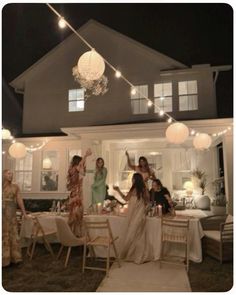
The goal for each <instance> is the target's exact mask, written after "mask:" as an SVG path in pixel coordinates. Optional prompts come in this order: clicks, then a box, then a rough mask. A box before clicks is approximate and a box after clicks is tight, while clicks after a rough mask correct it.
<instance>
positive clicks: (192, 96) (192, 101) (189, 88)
mask: <svg viewBox="0 0 236 295" xmlns="http://www.w3.org/2000/svg"><path fill="white" fill-rule="evenodd" d="M178 86H179V87H178V88H179V110H180V111H193V110H197V109H198V89H197V81H196V80H193V81H181V82H179V83H178Z"/></svg>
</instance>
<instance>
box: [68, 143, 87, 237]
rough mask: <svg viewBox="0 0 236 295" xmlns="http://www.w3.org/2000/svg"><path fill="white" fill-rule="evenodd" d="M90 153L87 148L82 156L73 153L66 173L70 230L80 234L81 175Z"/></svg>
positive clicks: (81, 213)
mask: <svg viewBox="0 0 236 295" xmlns="http://www.w3.org/2000/svg"><path fill="white" fill-rule="evenodd" d="M91 154H92V152H91V150H90V149H88V150H87V151H86V153H85V155H84V157H83V158H82V157H80V156H78V155H75V156H74V157H73V158H72V160H71V163H70V167H69V170H68V174H67V189H68V190H69V191H70V197H69V219H68V223H69V225H70V227H71V229H72V231H73V232H74V233H75V234H76V235H78V236H80V235H81V234H82V219H83V191H82V189H83V177H84V176H85V161H86V158H87V157H88V156H90V155H91Z"/></svg>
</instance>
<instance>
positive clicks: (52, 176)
mask: <svg viewBox="0 0 236 295" xmlns="http://www.w3.org/2000/svg"><path fill="white" fill-rule="evenodd" d="M57 188H58V174H57V172H51V171H48V172H42V173H41V191H57Z"/></svg>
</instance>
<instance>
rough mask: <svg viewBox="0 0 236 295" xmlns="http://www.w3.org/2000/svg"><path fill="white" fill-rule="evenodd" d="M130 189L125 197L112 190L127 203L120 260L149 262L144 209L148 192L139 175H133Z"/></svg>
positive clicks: (147, 199)
mask: <svg viewBox="0 0 236 295" xmlns="http://www.w3.org/2000/svg"><path fill="white" fill-rule="evenodd" d="M132 182H133V184H132V187H131V189H130V191H129V193H128V194H127V196H125V195H124V194H123V193H122V192H121V191H120V189H119V187H116V186H114V189H115V190H116V191H117V192H118V193H119V194H120V195H121V196H122V197H123V198H124V199H125V200H126V201H129V207H128V216H127V218H126V223H125V225H124V231H123V232H124V236H123V238H122V243H121V245H122V250H121V253H120V257H121V259H124V260H126V261H133V262H135V263H138V264H140V263H143V262H145V261H149V260H150V259H151V258H150V257H148V256H147V255H148V253H150V251H148V250H147V248H146V247H147V246H148V243H147V242H146V232H145V225H146V208H147V205H148V202H149V192H148V190H147V188H146V185H145V183H144V181H143V177H142V175H141V174H140V173H135V174H134V175H133V179H132Z"/></svg>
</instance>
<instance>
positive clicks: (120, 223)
mask: <svg viewBox="0 0 236 295" xmlns="http://www.w3.org/2000/svg"><path fill="white" fill-rule="evenodd" d="M56 216H57V215H56V214H53V213H49V212H45V213H40V214H38V215H37V217H38V220H39V222H40V224H41V225H42V227H43V229H44V231H45V232H47V231H55V232H56V222H55V217H56ZM65 218H66V217H65ZM84 218H85V220H87V221H104V220H106V219H108V220H109V222H110V225H111V229H112V233H113V236H114V237H116V236H118V237H119V239H118V240H117V241H116V245H117V249H118V252H120V249H121V246H122V245H121V237H122V236H123V235H125V232H124V229H123V227H124V220H125V218H126V217H125V216H114V215H87V216H84ZM32 225H33V223H32V220H31V219H26V220H24V221H23V223H22V227H21V233H20V236H21V238H22V242H23V243H22V244H23V245H25V242H24V240H25V238H29V237H30V235H31V231H32ZM100 231H101V230H94V232H93V233H92V236H96V235H99V234H100V235H101V234H102V232H100ZM146 234H147V242H148V243H149V245H150V247H147V248H149V251H152V257H153V260H154V261H155V260H158V259H159V258H160V253H161V219H160V218H156V217H147V223H146ZM189 234H190V237H189V238H190V255H189V258H190V260H192V261H194V262H201V261H202V248H201V238H202V237H203V236H204V233H203V230H202V227H201V224H200V222H199V219H197V218H190V223H189ZM49 241H50V242H57V237H56V235H54V236H52V237H51V239H49ZM168 251H170V252H171V255H184V254H183V253H184V249H183V248H182V245H174V246H173V245H170V247H169V248H168ZM96 255H97V256H99V257H105V256H106V251H105V249H104V248H103V247H96ZM111 256H114V253H113V250H112V249H111Z"/></svg>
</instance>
